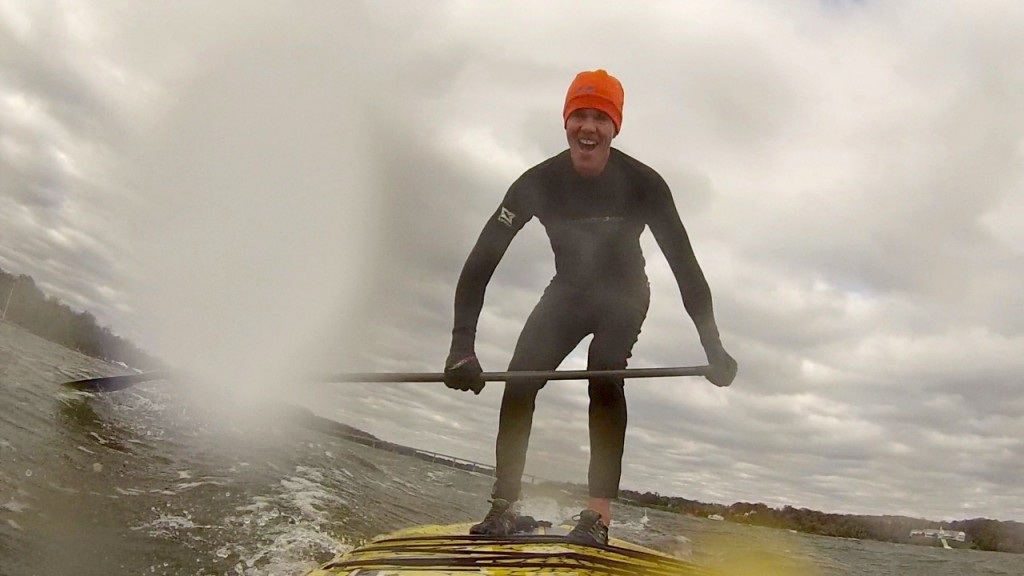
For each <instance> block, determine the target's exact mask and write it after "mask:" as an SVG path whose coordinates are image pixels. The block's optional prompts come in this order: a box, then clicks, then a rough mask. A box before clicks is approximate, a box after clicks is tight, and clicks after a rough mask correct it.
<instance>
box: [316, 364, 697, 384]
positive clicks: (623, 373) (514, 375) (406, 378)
mask: <svg viewBox="0 0 1024 576" xmlns="http://www.w3.org/2000/svg"><path fill="white" fill-rule="evenodd" d="M708 370H710V368H709V367H708V366H682V367H677V368H627V369H625V370H536V371H527V370H521V371H516V372H484V373H483V374H481V376H482V377H483V379H484V381H486V382H514V381H516V380H588V379H590V378H664V377H671V376H703V375H705V374H706V373H707V372H708ZM318 380H320V381H321V382H444V373H443V372H350V373H341V374H328V375H326V376H323V377H322V378H319V379H318Z"/></svg>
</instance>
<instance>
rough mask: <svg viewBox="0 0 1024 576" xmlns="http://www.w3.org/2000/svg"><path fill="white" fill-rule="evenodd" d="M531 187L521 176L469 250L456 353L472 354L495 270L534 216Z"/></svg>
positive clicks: (458, 297)
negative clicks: (519, 233) (478, 325)
mask: <svg viewBox="0 0 1024 576" xmlns="http://www.w3.org/2000/svg"><path fill="white" fill-rule="evenodd" d="M529 192H530V190H529V186H528V184H527V183H526V181H525V175H524V178H520V179H519V180H518V181H516V183H515V184H513V185H512V187H511V188H509V191H508V193H507V194H506V195H505V199H504V200H503V201H502V203H501V206H499V207H498V209H497V210H495V212H494V214H493V215H492V216H491V218H490V219H488V220H487V223H486V224H485V225H484V229H483V231H482V232H481V233H480V237H479V238H477V241H476V244H475V245H474V246H473V249H472V250H471V251H470V253H469V257H468V258H467V259H466V263H465V264H464V265H463V267H462V273H461V274H460V275H459V283H458V285H457V287H456V288H455V323H454V327H453V328H452V347H451V351H452V352H453V353H455V352H458V353H461V354H466V353H472V351H473V349H474V343H475V341H476V326H477V321H478V320H479V318H480V310H481V309H482V308H483V305H484V293H485V291H486V289H487V283H488V282H490V280H491V276H492V275H493V274H494V270H495V269H496V268H497V267H498V263H499V262H500V261H501V258H502V256H504V255H505V251H506V250H507V249H508V246H509V244H510V243H511V242H512V239H513V238H514V237H515V235H516V234H517V233H518V232H519V230H521V229H522V228H523V226H524V225H525V224H526V223H527V222H528V221H529V220H530V218H532V217H533V210H532V207H531V201H530V193H529Z"/></svg>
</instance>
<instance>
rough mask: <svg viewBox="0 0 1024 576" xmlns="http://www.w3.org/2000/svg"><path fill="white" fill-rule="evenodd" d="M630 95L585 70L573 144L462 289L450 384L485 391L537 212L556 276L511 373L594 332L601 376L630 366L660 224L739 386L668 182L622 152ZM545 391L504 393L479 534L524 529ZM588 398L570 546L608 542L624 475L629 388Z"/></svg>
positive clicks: (606, 386) (536, 175) (570, 102)
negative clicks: (504, 268)
mask: <svg viewBox="0 0 1024 576" xmlns="http://www.w3.org/2000/svg"><path fill="white" fill-rule="evenodd" d="M623 98H624V94H623V90H622V85H621V84H620V83H619V81H618V80H617V79H615V77H613V76H611V75H609V74H608V73H607V72H605V71H604V70H595V71H592V72H581V73H580V74H578V75H577V76H576V78H575V80H573V82H572V85H570V86H569V91H568V93H567V94H566V97H565V106H564V108H563V111H562V118H563V121H564V127H565V135H566V139H567V140H568V143H569V149H568V150H566V151H564V152H562V153H560V154H558V155H557V156H554V157H552V158H549V159H547V160H545V161H544V162H541V163H540V164H538V165H536V166H534V167H533V168H530V169H529V170H527V171H526V172H525V173H524V174H523V175H522V176H520V177H519V179H518V180H516V181H515V183H513V184H512V186H511V187H510V188H509V190H508V193H506V195H505V199H504V200H503V201H502V203H501V206H499V207H498V210H497V211H496V212H495V214H494V216H493V217H492V218H491V219H490V220H488V222H487V224H486V225H485V226H484V229H483V232H482V233H481V234H480V238H479V239H478V240H477V242H476V245H475V246H474V247H473V250H472V251H471V252H470V254H469V258H468V259H467V260H466V264H465V266H464V267H463V269H462V274H461V275H460V277H459V283H458V287H457V288H456V291H455V325H454V328H453V330H452V345H451V352H450V353H449V355H448V359H447V362H446V363H445V384H446V385H447V386H449V387H450V388H455V389H459V390H473V391H474V392H476V393H479V392H480V390H482V389H483V386H484V382H483V380H482V378H481V373H482V369H481V367H480V363H479V362H478V361H477V358H476V353H475V341H476V327H477V321H478V319H479V317H480V310H481V308H482V307H483V302H484V292H485V290H486V288H487V283H488V282H489V281H490V279H491V276H492V275H493V273H494V270H495V268H496V267H497V266H498V262H500V261H501V258H502V256H503V255H504V254H505V250H506V249H507V248H508V246H509V244H510V243H511V242H512V238H513V237H515V235H516V233H517V232H519V230H520V229H522V227H523V226H524V225H525V224H526V223H527V222H528V221H529V220H530V219H532V218H534V217H536V218H537V219H538V220H540V222H541V223H542V224H543V225H544V228H545V230H546V232H547V235H548V238H549V239H550V241H551V249H552V251H553V252H554V256H555V277H554V278H553V279H552V280H551V283H550V284H549V285H548V287H547V288H546V289H545V291H544V295H543V296H542V297H541V299H540V302H539V303H538V304H537V306H536V308H534V310H533V312H532V313H531V314H530V317H529V319H527V321H526V326H525V327H524V328H523V331H522V333H521V334H520V335H519V341H518V343H517V344H516V349H515V352H514V353H513V355H512V361H511V363H510V364H509V368H508V369H509V370H510V371H512V370H554V369H555V368H557V367H558V365H559V364H560V363H561V362H562V360H563V359H565V357H566V356H567V355H568V354H569V353H570V352H572V350H573V349H574V348H575V347H576V345H577V344H579V343H580V341H581V340H583V338H585V337H586V336H588V335H593V340H592V341H591V344H590V350H589V354H588V360H587V368H588V369H589V370H621V369H623V368H625V367H626V362H627V360H628V359H629V357H630V353H631V351H632V349H633V344H634V343H636V341H637V337H638V336H639V334H640V327H641V326H642V325H643V322H644V319H645V318H646V316H647V307H648V304H649V302H650V289H649V286H648V283H647V275H646V273H645V272H644V257H643V253H642V251H641V249H640V235H641V234H642V233H643V231H644V228H645V227H650V229H651V232H652V233H653V234H654V237H655V239H656V240H657V242H658V246H659V247H660V248H661V250H662V252H664V254H665V257H666V259H667V260H668V262H669V265H670V266H671V268H672V272H673V274H674V275H675V278H676V282H677V283H678V285H679V290H680V292H681V294H682V299H683V305H684V306H685V308H686V311H687V312H688V313H689V315H690V317H691V318H692V319H693V322H694V324H695V325H696V327H697V333H698V335H699V336H700V341H701V344H702V345H703V346H704V351H705V353H706V354H707V358H708V363H709V364H710V366H711V371H710V372H709V373H708V376H707V378H708V380H710V381H711V382H712V383H714V384H716V385H718V386H728V385H729V384H731V383H732V380H733V378H734V377H735V376H736V361H735V360H733V358H732V357H731V356H730V355H729V353H728V352H726V351H725V348H724V347H723V346H722V342H721V339H720V338H719V334H718V326H717V325H716V323H715V316H714V312H713V310H712V306H711V291H710V289H709V288H708V284H707V281H706V280H705V279H704V274H703V273H702V272H701V269H700V265H699V264H698V263H697V259H696V258H695V257H694V254H693V249H692V248H691V246H690V241H689V238H688V236H687V234H686V230H685V229H684V228H683V224H682V222H681V221H680V219H679V214H678V212H677V211H676V207H675V203H674V201H673V200H672V193H671V191H670V190H669V188H668V185H667V184H666V183H665V181H664V180H663V179H662V177H661V176H660V175H659V174H658V173H657V172H655V171H654V170H653V169H651V168H650V167H648V166H646V165H644V164H642V163H641V162H639V161H637V160H635V159H633V158H631V157H629V156H627V155H626V154H623V153H622V152H620V151H619V150H616V149H614V148H612V147H611V144H612V140H613V139H614V138H615V137H616V136H617V135H618V133H619V129H620V128H621V126H622V105H623ZM544 384H545V382H544V381H517V382H515V383H507V384H506V385H505V392H504V396H503V397H502V402H501V414H500V416H499V421H498V441H497V449H496V452H497V454H496V455H497V466H496V470H495V474H496V476H497V479H496V481H495V484H494V490H493V492H492V499H491V510H490V511H489V512H488V513H487V516H486V517H485V518H484V520H483V521H482V522H480V523H479V524H476V525H474V526H473V527H472V528H471V530H470V532H471V533H474V534H493V535H507V534H510V533H512V532H514V531H515V524H516V517H515V513H514V511H513V503H514V502H515V501H516V500H518V499H519V498H520V495H521V494H520V491H521V481H522V475H523V468H524V465H525V463H526V451H527V445H528V444H529V440H530V429H531V428H532V425H533V411H534V406H535V401H536V398H537V393H538V392H539V391H540V389H541V388H543V387H544ZM588 391H589V394H590V410H589V418H590V421H589V424H590V470H589V474H588V480H589V490H590V500H589V504H588V508H587V509H586V510H584V511H583V512H581V513H580V515H579V521H578V523H577V525H576V527H575V528H574V529H573V530H572V532H570V534H569V539H570V540H572V541H574V542H579V543H599V544H604V543H607V541H608V528H607V527H608V526H609V525H610V524H611V500H612V499H614V498H616V497H618V493H619V478H620V476H621V474H622V451H623V442H624V440H625V433H626V398H625V394H624V382H623V380H622V379H621V378H595V379H592V380H591V381H590V385H589V388H588Z"/></svg>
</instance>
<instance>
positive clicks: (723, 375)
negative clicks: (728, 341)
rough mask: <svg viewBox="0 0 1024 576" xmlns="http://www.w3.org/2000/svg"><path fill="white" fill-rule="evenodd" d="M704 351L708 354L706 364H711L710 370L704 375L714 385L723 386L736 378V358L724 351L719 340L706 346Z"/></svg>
mask: <svg viewBox="0 0 1024 576" xmlns="http://www.w3.org/2000/svg"><path fill="white" fill-rule="evenodd" d="M704 352H705V353H706V354H707V355H708V364H709V365H710V366H711V370H709V371H708V373H707V374H705V375H704V377H705V378H707V379H708V381H709V382H711V383H712V384H714V385H715V386H721V387H725V386H728V385H729V384H732V381H733V379H734V378H736V370H737V365H736V360H734V359H733V357H732V356H730V355H729V353H728V352H726V351H725V348H724V347H722V344H721V343H720V342H719V343H717V344H714V345H711V346H708V347H707V348H705V349H704Z"/></svg>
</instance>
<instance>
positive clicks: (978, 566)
mask: <svg viewBox="0 0 1024 576" xmlns="http://www.w3.org/2000/svg"><path fill="white" fill-rule="evenodd" d="M113 373H116V369H115V368H113V367H111V366H108V365H105V364H104V363H102V362H99V361H97V360H94V359H90V358H86V357H84V356H81V355H79V354H76V353H74V352H72V351H69V350H66V349H63V348H61V347H58V346H56V345H53V344H50V343H47V342H45V341H43V340H41V339H38V338H35V337H33V336H31V335H28V334H26V333H25V332H23V331H21V330H20V329H17V328H15V327H13V326H11V325H9V324H4V323H0V399H2V400H0V575H3V576H22V575H48V574H60V575H63V574H76V575H90V574H166V575H214V574H217V575H219V574H227V575H234V574H244V575H254V576H255V575H274V576H292V575H300V574H302V573H303V572H304V571H306V570H308V569H309V568H311V567H313V566H314V565H315V564H317V563H319V562H322V561H324V560H326V559H328V558H329V557H331V556H332V555H333V554H334V553H336V552H339V551H342V550H345V549H346V548H347V547H348V546H350V545H353V544H357V543H359V542H361V541H363V540H365V539H367V538H370V537H373V536H375V535H377V534H380V533H383V532H387V531H391V530H395V529H399V528H403V527H406V526H410V525H414V524H424V523H450V522H464V521H469V520H473V519H477V518H478V517H479V516H480V515H482V514H483V513H484V512H485V511H486V508H487V502H486V496H485V495H486V494H487V493H488V491H489V488H490V479H489V478H485V477H483V476H480V475H475V474H470V473H467V472H463V471H459V470H454V469H451V468H447V467H443V466H440V465H435V464H431V463H429V462H425V461H421V460H418V459H414V458H409V457H406V456H400V455H396V454H392V453H387V452H383V451H379V450H375V449H372V448H369V447H365V446H362V445H359V444H354V443H351V442H348V441H345V440H343V439H340V438H336V437H332V436H329V435H326V434H323V433H321V432H317V431H314V430H310V429H307V428H304V427H302V426H301V425H299V424H298V423H296V422H295V421H294V420H291V419H288V418H286V417H284V416H283V415H282V414H281V413H280V410H276V409H273V408H270V407H265V406H264V407H258V406H254V407H249V408H247V409H246V410H244V411H239V414H241V413H243V412H244V413H245V415H246V416H247V417H244V418H243V417H241V416H239V417H238V418H225V417H224V416H223V412H222V411H220V410H215V409H214V404H221V403H233V402H244V399H239V398H231V397H221V398H216V399H215V400H214V401H211V400H210V396H208V395H203V396H196V395H195V394H193V393H192V392H194V391H190V390H189V388H188V386H187V385H174V384H170V383H152V384H146V385H141V386H137V387H135V388H132V389H129V390H126V391H122V392H117V393H112V394H107V395H96V396H90V395H86V394H80V393H75V392H72V391H69V390H67V389H65V388H64V387H62V386H60V383H61V382H64V381H67V380H71V379H75V378H81V377H88V376H94V375H99V374H113ZM197 397H201V398H203V401H202V402H197V401H196V400H195V398H197ZM254 412H255V414H254ZM254 416H255V417H254ZM581 504H582V502H579V501H576V500H574V498H573V497H572V496H569V495H567V494H564V493H560V492H551V493H543V492H541V491H539V490H537V489H535V490H534V494H533V495H532V496H531V497H530V498H529V499H528V500H527V502H526V503H525V509H524V512H525V513H529V514H532V515H535V516H538V517H544V518H548V519H552V520H559V519H562V518H566V517H568V516H569V515H571V514H572V513H574V512H576V511H578V508H579V506H580V505H581ZM615 512H616V523H615V525H614V526H613V528H612V535H613V536H617V537H619V538H625V539H627V540H632V541H635V542H639V543H641V544H646V545H649V546H653V547H656V548H659V549H663V550H669V551H673V552H675V553H677V554H680V555H684V556H687V557H689V558H690V559H692V560H693V561H696V562H699V563H702V564H707V565H711V566H717V567H727V568H730V569H738V567H742V566H746V567H747V568H748V569H747V571H746V572H745V573H748V574H843V575H846V574H849V575H853V574H863V575H890V574H891V575H908V576H943V575H961V574H971V575H974V574H977V575H1021V574H1024V557H1022V556H1017V555H1010V554H1002V553H994V552H977V551H972V550H943V549H941V548H927V547H918V546H904V545H894V544H885V543H879V542H871V541H858V540H845V539H836V538H824V537H816V536H808V535H805V534H796V533H791V532H787V531H780V530H769V529H763V528H754V527H746V526H740V525H736V524H731V523H727V522H715V521H711V520H706V519H698V518H688V517H683V516H679V515H675V514H669V513H663V512H659V511H643V510H640V509H636V508H632V507H627V506H621V507H617V508H616V511H615Z"/></svg>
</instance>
